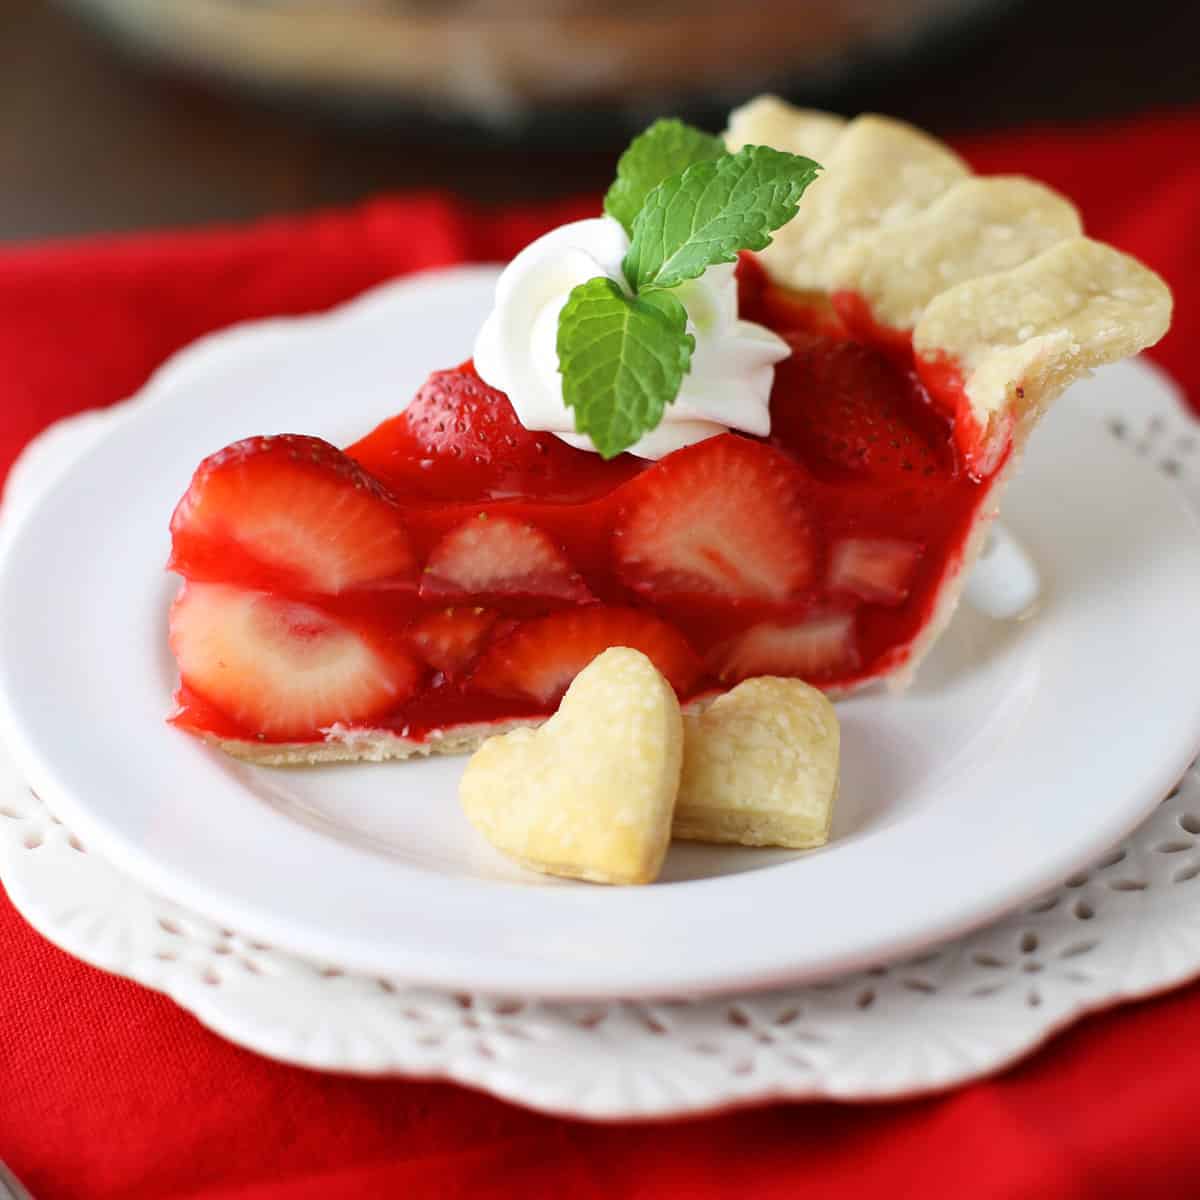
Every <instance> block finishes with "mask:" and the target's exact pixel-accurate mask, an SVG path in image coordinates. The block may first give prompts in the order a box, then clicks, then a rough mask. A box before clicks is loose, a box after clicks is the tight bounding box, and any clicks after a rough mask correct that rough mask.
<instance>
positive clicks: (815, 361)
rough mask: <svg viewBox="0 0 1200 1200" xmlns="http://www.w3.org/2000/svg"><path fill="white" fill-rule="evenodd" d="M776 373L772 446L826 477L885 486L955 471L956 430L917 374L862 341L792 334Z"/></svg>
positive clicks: (773, 398) (772, 414)
mask: <svg viewBox="0 0 1200 1200" xmlns="http://www.w3.org/2000/svg"><path fill="white" fill-rule="evenodd" d="M788 341H789V343H790V344H791V346H792V354H791V357H790V358H787V359H785V360H784V361H783V362H782V363H780V364H779V366H778V367H776V382H775V388H774V390H773V392H772V393H771V395H772V405H771V441H772V442H773V443H774V444H775V445H777V446H780V447H782V448H783V449H785V450H788V451H790V452H792V453H794V454H799V455H801V456H802V457H803V458H804V459H805V461H806V462H808V463H809V465H810V466H812V467H814V469H816V470H818V471H820V470H821V469H822V468H824V469H826V470H827V469H828V468H831V467H832V468H834V469H836V470H838V471H852V472H854V473H856V474H861V475H863V476H866V477H869V478H874V479H885V480H911V479H912V477H913V476H914V474H917V475H923V476H930V475H941V474H945V473H947V472H949V471H951V470H952V469H953V452H952V449H951V430H950V424H949V422H948V421H947V420H946V418H945V416H944V415H943V414H942V413H940V412H938V411H937V410H936V409H934V407H933V406H932V405H931V404H929V403H928V402H927V401H926V400H925V398H924V395H923V393H922V392H921V389H920V387H919V386H918V385H917V384H916V382H915V377H914V376H913V375H912V373H911V372H906V371H905V370H903V369H902V368H901V367H899V366H898V365H897V364H896V363H895V362H893V361H892V360H891V359H889V358H888V356H887V355H886V354H884V353H883V352H882V351H880V350H876V349H872V348H871V347H869V346H864V345H862V344H861V343H858V342H850V341H830V340H828V339H827V338H822V337H813V336H811V335H807V334H803V333H797V334H794V335H790V336H789V337H788Z"/></svg>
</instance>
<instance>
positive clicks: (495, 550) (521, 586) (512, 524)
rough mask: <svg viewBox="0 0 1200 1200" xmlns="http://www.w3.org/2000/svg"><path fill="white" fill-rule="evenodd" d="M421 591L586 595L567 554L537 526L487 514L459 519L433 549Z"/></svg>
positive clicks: (564, 597) (426, 594) (583, 597)
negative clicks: (453, 527)
mask: <svg viewBox="0 0 1200 1200" xmlns="http://www.w3.org/2000/svg"><path fill="white" fill-rule="evenodd" d="M421 595H422V596H423V597H442V596H445V597H451V596H537V597H544V598H547V599H554V600H570V601H574V602H575V603H581V602H583V601H586V600H590V599H591V593H590V592H589V591H588V589H587V585H586V584H585V583H584V582H583V580H582V579H580V577H579V576H578V575H577V574H575V572H574V570H573V569H572V567H571V564H570V562H568V561H567V557H566V555H565V554H563V552H562V551H561V550H560V549H559V548H558V547H557V546H556V545H555V544H554V543H553V542H552V541H551V540H550V538H549V537H547V536H546V534H545V533H543V532H542V530H540V529H537V528H535V527H534V526H533V525H530V524H528V523H527V522H525V521H518V520H515V519H513V518H512V517H504V516H494V515H490V514H487V513H480V514H479V516H477V517H472V518H471V519H470V520H468V521H464V522H463V524H461V525H459V526H458V528H456V529H452V530H451V531H450V532H449V533H448V534H446V536H445V537H444V538H442V540H441V541H440V542H438V544H437V545H436V546H435V547H434V548H433V553H432V554H430V556H429V562H428V563H426V565H425V571H424V573H423V574H422V576H421Z"/></svg>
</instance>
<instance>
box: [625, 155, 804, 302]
mask: <svg viewBox="0 0 1200 1200" xmlns="http://www.w3.org/2000/svg"><path fill="white" fill-rule="evenodd" d="M818 170H819V168H818V166H817V164H816V163H815V162H813V161H812V160H811V159H807V158H801V157H800V156H799V155H796V154H785V153H784V152H783V151H782V150H772V149H771V148H770V147H769V146H745V147H743V148H742V149H741V150H739V151H738V152H737V153H736V154H725V155H723V156H722V157H721V158H718V159H716V160H714V161H712V162H702V163H696V164H694V165H693V166H691V167H688V168H687V170H685V171H684V172H683V174H682V175H677V176H675V177H674V178H672V179H667V180H665V181H664V182H662V183H660V184H659V185H658V187H656V188H655V189H654V191H652V192H651V193H650V194H649V196H647V197H646V202H645V204H643V205H642V210H641V212H639V213H638V215H637V218H636V219H635V221H634V223H633V244H632V245H631V246H630V247H629V253H628V254H627V255H626V256H625V264H624V266H625V278H626V279H628V280H629V286H630V287H632V288H633V290H634V291H635V292H637V291H641V290H642V289H643V288H672V287H676V286H678V285H679V284H681V283H683V281H684V280H685V279H695V278H696V277H697V276H698V275H702V274H703V273H704V271H705V270H706V269H707V268H708V267H711V266H714V265H715V264H717V263H727V262H733V261H735V259H736V258H737V254H738V251H739V250H763V249H765V248H766V247H767V246H769V245H770V244H771V234H772V233H774V232H775V230H776V229H778V228H779V227H780V226H781V225H786V224H787V223H788V222H789V221H790V220H791V219H792V218H793V217H794V216H795V215H796V207H797V205H798V204H799V201H800V197H801V196H802V195H803V194H804V189H805V188H807V187H808V185H809V184H810V183H812V181H813V180H814V179H815V178H816V177H817V171H818Z"/></svg>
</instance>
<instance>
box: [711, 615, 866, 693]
mask: <svg viewBox="0 0 1200 1200" xmlns="http://www.w3.org/2000/svg"><path fill="white" fill-rule="evenodd" d="M709 665H710V666H711V667H712V670H713V672H714V674H716V676H717V677H718V678H719V679H721V680H722V681H723V682H725V683H736V682H737V681H738V680H741V679H750V678H753V677H754V676H755V675H798V676H800V677H801V678H802V679H810V680H818V681H819V680H822V679H827V678H830V677H835V676H838V675H844V674H846V673H847V672H849V671H853V670H854V669H855V668H856V667H857V666H858V665H859V653H858V647H857V645H856V643H855V639H854V617H853V616H851V615H850V614H848V613H832V614H830V615H828V616H820V617H810V618H808V619H807V620H805V621H801V622H799V623H797V624H794V625H785V624H782V623H775V622H772V621H767V622H763V623H762V624H760V625H752V626H751V627H750V628H749V629H747V630H746V631H745V632H744V633H740V634H738V635H737V636H736V637H735V638H733V639H732V640H730V641H728V642H726V643H725V644H724V645H722V646H719V647H718V648H717V649H716V650H715V651H714V652H713V653H712V654H711V655H710V663H709Z"/></svg>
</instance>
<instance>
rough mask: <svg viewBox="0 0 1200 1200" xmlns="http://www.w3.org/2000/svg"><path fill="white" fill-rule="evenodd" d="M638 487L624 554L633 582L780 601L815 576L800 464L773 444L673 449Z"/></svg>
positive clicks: (719, 440)
mask: <svg viewBox="0 0 1200 1200" xmlns="http://www.w3.org/2000/svg"><path fill="white" fill-rule="evenodd" d="M630 490H631V494H632V497H633V498H632V500H631V501H630V503H629V505H628V507H627V508H626V510H625V514H624V518H623V520H622V521H621V523H620V525H619V526H618V528H617V530H616V533H615V552H616V557H617V561H618V563H619V564H620V568H621V573H622V575H623V576H624V578H625V580H626V582H627V583H629V584H630V585H631V586H632V587H634V588H637V589H639V590H642V591H646V592H648V593H653V594H656V595H662V594H663V593H669V592H677V593H678V592H693V593H695V592H708V593H717V594H718V595H722V596H728V597H731V598H736V599H758V600H773V601H780V600H786V599H787V598H788V597H789V596H793V595H795V594H796V593H797V592H798V591H801V590H802V589H803V588H805V587H806V586H807V585H808V584H809V582H810V581H811V579H812V573H813V550H812V538H811V535H810V533H809V522H808V518H807V515H806V514H805V511H804V507H803V505H802V504H801V501H800V496H799V493H798V489H797V472H796V468H795V466H794V465H793V464H792V463H791V462H790V461H789V460H788V459H787V457H786V456H785V455H783V454H781V453H780V452H779V451H778V450H774V449H772V448H771V447H770V446H764V445H763V444H762V443H761V442H754V441H750V440H749V439H747V438H743V437H738V436H736V435H734V434H726V435H723V436H721V437H715V438H709V439H708V440H707V441H703V442H700V443H698V444H697V445H695V446H689V447H687V448H686V449H683V450H678V451H676V452H675V453H674V454H670V455H668V456H667V457H666V458H664V459H663V460H662V461H661V462H659V463H658V464H657V465H656V466H654V467H652V468H651V469H650V470H648V471H646V472H645V474H643V475H642V476H641V478H640V479H638V481H637V482H636V483H635V484H634V485H632V487H631V489H630Z"/></svg>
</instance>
